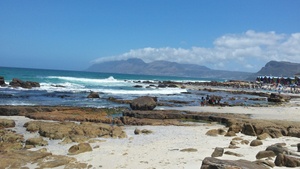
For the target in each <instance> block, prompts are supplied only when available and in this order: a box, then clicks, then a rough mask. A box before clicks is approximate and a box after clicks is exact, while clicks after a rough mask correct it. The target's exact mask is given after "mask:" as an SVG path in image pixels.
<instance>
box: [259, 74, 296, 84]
mask: <svg viewBox="0 0 300 169" xmlns="http://www.w3.org/2000/svg"><path fill="white" fill-rule="evenodd" d="M256 81H257V82H260V83H267V84H282V85H292V84H297V85H300V73H297V74H296V75H295V77H278V76H257V78H256Z"/></svg>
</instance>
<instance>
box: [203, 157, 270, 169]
mask: <svg viewBox="0 0 300 169" xmlns="http://www.w3.org/2000/svg"><path fill="white" fill-rule="evenodd" d="M215 168H216V169H245V168H247V169H267V168H268V167H265V166H264V165H262V164H257V163H256V162H251V161H247V160H220V159H217V158H213V157H206V158H205V159H204V160H203V161H202V166H201V169H215Z"/></svg>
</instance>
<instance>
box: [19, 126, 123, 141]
mask: <svg viewBox="0 0 300 169" xmlns="http://www.w3.org/2000/svg"><path fill="white" fill-rule="evenodd" d="M24 127H26V129H27V131H30V132H36V131H38V132H39V134H40V135H41V136H43V137H48V138H50V139H63V138H65V137H70V138H71V139H72V138H74V139H75V138H76V139H77V138H79V140H81V141H82V139H86V138H96V137H107V138H111V137H113V138H125V137H126V133H125V132H124V131H123V130H122V128H121V127H118V126H111V125H109V124H103V123H91V122H82V123H80V124H76V123H74V122H61V123H59V122H45V121H30V122H27V123H25V125H24ZM75 136H76V137H75Z"/></svg>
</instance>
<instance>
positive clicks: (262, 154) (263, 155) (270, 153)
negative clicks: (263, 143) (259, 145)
mask: <svg viewBox="0 0 300 169" xmlns="http://www.w3.org/2000/svg"><path fill="white" fill-rule="evenodd" d="M275 156H276V154H275V153H274V152H273V151H260V152H258V153H257V154H256V159H262V158H268V157H275Z"/></svg>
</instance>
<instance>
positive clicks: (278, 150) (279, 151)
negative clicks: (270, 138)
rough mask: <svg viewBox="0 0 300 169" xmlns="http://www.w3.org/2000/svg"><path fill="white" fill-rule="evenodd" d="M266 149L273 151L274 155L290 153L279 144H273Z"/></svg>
mask: <svg viewBox="0 0 300 169" xmlns="http://www.w3.org/2000/svg"><path fill="white" fill-rule="evenodd" d="M266 151H273V152H274V153H275V154H276V155H278V154H290V152H289V150H288V149H287V148H285V147H283V146H282V145H281V144H273V145H271V146H268V147H267V148H266Z"/></svg>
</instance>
